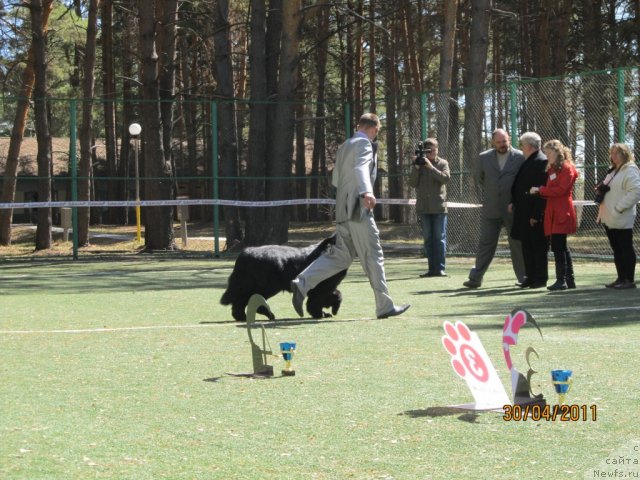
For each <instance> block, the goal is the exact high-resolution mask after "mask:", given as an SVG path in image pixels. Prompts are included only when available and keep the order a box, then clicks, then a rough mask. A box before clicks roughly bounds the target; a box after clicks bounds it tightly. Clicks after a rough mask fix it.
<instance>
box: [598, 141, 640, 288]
mask: <svg viewBox="0 0 640 480" xmlns="http://www.w3.org/2000/svg"><path fill="white" fill-rule="evenodd" d="M609 156H610V161H611V169H610V170H609V172H608V174H607V176H606V177H605V179H604V180H603V181H602V183H600V184H598V186H597V187H596V190H597V192H598V195H596V201H598V200H600V202H598V203H600V209H599V211H598V219H597V221H598V222H599V223H602V224H603V225H604V229H605V231H606V232H607V237H608V238H609V244H610V245H611V249H612V250H613V261H614V263H615V265H616V272H617V274H618V276H617V278H616V279H615V281H613V282H611V283H608V284H606V285H605V287H607V288H615V289H618V290H624V289H627V288H636V284H635V279H634V277H635V269H636V252H635V251H634V249H633V223H634V221H635V218H636V204H637V203H638V201H640V170H638V166H637V165H636V164H635V163H634V161H633V153H632V152H631V149H630V148H629V147H628V146H627V145H625V144H624V143H614V144H613V145H612V146H611V148H610V149H609Z"/></svg>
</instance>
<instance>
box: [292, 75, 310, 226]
mask: <svg viewBox="0 0 640 480" xmlns="http://www.w3.org/2000/svg"><path fill="white" fill-rule="evenodd" d="M296 83H297V85H296V91H297V95H296V106H295V131H296V139H295V142H296V159H295V166H296V168H295V179H294V181H293V182H294V183H293V187H294V188H293V191H295V192H296V198H307V179H306V176H307V149H306V145H305V132H304V127H305V125H304V107H305V104H304V80H303V78H302V68H299V69H298V79H297V82H296ZM307 208H308V205H298V206H297V208H296V210H295V211H296V216H295V218H296V220H297V221H299V222H304V221H306V220H308V215H307Z"/></svg>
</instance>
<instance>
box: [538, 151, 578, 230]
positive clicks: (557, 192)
mask: <svg viewBox="0 0 640 480" xmlns="http://www.w3.org/2000/svg"><path fill="white" fill-rule="evenodd" d="M577 178H578V172H577V171H576V168H575V167H574V166H573V164H571V163H569V162H564V163H563V165H562V169H560V170H556V169H555V168H553V167H552V168H551V170H549V171H548V172H547V185H546V186H544V187H540V195H541V196H542V197H544V198H546V199H547V206H546V208H545V210H544V234H545V235H551V234H553V233H576V210H575V209H574V208H573V198H572V197H573V184H574V183H575V182H576V179H577Z"/></svg>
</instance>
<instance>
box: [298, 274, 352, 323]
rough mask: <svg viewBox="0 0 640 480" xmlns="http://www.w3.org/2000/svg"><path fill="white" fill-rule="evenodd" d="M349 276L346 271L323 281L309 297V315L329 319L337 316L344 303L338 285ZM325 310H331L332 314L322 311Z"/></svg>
mask: <svg viewBox="0 0 640 480" xmlns="http://www.w3.org/2000/svg"><path fill="white" fill-rule="evenodd" d="M346 275H347V271H346V270H342V271H341V272H338V273H336V274H335V275H332V276H330V277H329V278H327V279H325V280H323V281H322V282H320V283H319V284H318V285H316V286H315V288H313V289H312V290H309V294H308V295H307V313H308V314H309V315H311V316H312V317H313V318H327V317H331V316H332V314H333V315H335V314H337V313H338V310H339V309H340V304H341V303H342V293H341V292H340V290H338V285H340V282H342V280H343V279H344V277H345V276H346ZM323 308H331V314H329V313H325V312H323V311H322V309H323Z"/></svg>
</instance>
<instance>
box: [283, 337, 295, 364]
mask: <svg viewBox="0 0 640 480" xmlns="http://www.w3.org/2000/svg"><path fill="white" fill-rule="evenodd" d="M291 350H293V351H295V350H296V342H282V343H281V344H280V351H281V352H282V358H284V359H285V361H287V362H288V361H290V360H291V357H292V354H291Z"/></svg>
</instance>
